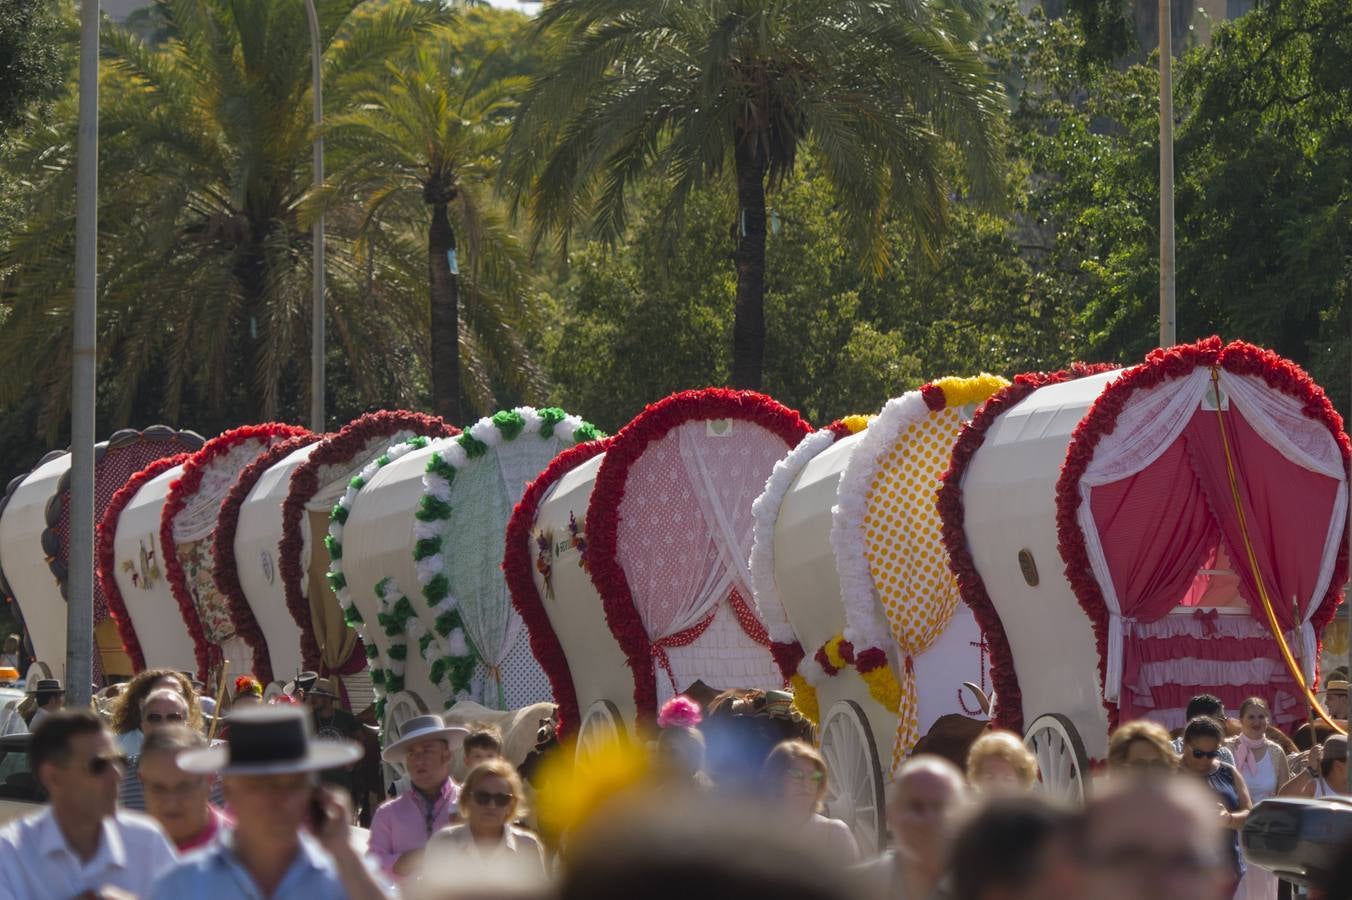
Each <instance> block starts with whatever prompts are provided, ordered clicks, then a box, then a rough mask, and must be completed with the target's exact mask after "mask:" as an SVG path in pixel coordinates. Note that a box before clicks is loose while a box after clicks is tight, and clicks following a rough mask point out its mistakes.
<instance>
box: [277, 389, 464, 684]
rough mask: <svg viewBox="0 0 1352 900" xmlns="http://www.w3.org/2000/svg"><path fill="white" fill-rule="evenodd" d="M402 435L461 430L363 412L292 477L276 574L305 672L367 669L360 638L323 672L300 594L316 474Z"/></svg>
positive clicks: (426, 419) (424, 419)
mask: <svg viewBox="0 0 1352 900" xmlns="http://www.w3.org/2000/svg"><path fill="white" fill-rule="evenodd" d="M400 431H411V432H413V433H414V434H415V435H422V436H424V437H429V438H441V437H453V436H454V435H457V434H459V433H460V429H458V428H455V427H453V426H451V425H447V424H446V423H445V422H443V421H442V420H441V419H440V418H438V417H436V416H428V415H423V414H422V413H416V412H408V411H406V410H381V411H379V412H373V413H367V414H366V415H364V416H362V417H361V418H359V419H356V420H354V421H352V422H349V423H348V424H347V425H345V426H343V428H342V430H340V431H339V432H338V433H337V434H334V435H330V436H329V437H326V438H324V439H323V443H321V444H320V445H319V446H318V447H317V448H315V451H314V452H313V453H311V454H310V458H309V459H307V460H306V461H305V462H303V463H301V464H300V465H299V466H297V467H296V471H294V472H292V473H291V485H290V488H289V489H288V490H287V492H286V500H285V501H283V503H282V539H281V541H280V542H279V543H278V544H277V571H278V572H279V573H280V575H281V578H282V587H283V589H284V590H285V592H286V608H287V610H288V611H289V612H290V613H291V618H293V619H295V621H296V627H297V628H299V629H300V653H301V663H302V665H303V666H304V667H305V668H306V669H310V670H313V671H316V672H320V674H321V675H328V674H335V675H353V674H355V673H357V672H360V671H361V670H362V669H364V668H366V648H365V645H364V644H362V642H361V640H360V639H358V640H357V644H356V646H355V647H353V648H352V652H351V653H350V654H349V655H348V657H347V659H345V660H343V662H342V663H341V664H339V665H338V666H337V667H335V668H333V669H327V668H326V667H325V666H324V664H323V661H322V660H321V659H320V654H319V643H318V642H317V641H316V640H315V633H314V623H313V621H312V620H311V618H310V605H309V603H308V601H307V600H306V599H305V595H304V593H303V592H302V590H301V584H302V582H303V580H304V578H305V567H304V566H303V565H302V564H301V551H302V549H303V547H304V543H305V542H304V540H303V538H302V534H301V519H302V517H303V516H304V515H305V504H307V503H309V502H310V498H312V497H313V496H314V495H315V494H317V493H318V492H319V489H320V487H321V485H320V483H319V470H320V469H321V468H322V467H325V466H335V465H344V464H350V463H351V462H352V460H353V459H354V458H355V457H357V456H359V455H361V454H362V453H363V452H365V451H367V450H369V449H371V445H372V443H373V442H376V443H378V442H380V441H385V442H386V443H387V444H388V443H389V439H390V437H391V436H392V435H394V434H396V433H398V432H400ZM353 474H356V473H353ZM310 539H311V541H312V542H314V544H315V548H316V549H318V548H319V547H320V546H321V544H320V543H319V542H321V541H323V540H324V535H322V534H314V535H311V536H310ZM321 670H322V671H321Z"/></svg>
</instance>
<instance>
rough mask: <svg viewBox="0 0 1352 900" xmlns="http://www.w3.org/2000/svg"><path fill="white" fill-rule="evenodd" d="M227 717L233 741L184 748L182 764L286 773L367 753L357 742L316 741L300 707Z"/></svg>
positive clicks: (199, 769) (225, 771)
mask: <svg viewBox="0 0 1352 900" xmlns="http://www.w3.org/2000/svg"><path fill="white" fill-rule="evenodd" d="M225 721H226V724H227V726H228V727H229V731H228V732H227V735H228V737H227V740H226V741H225V742H224V743H222V744H218V745H217V746H215V747H207V748H205V749H202V750H185V751H183V752H182V753H180V754H179V755H178V766H179V768H180V769H182V770H183V771H185V772H194V773H197V774H202V775H207V774H212V773H215V774H219V775H286V774H290V773H292V772H318V771H321V770H323V769H333V768H338V767H339V766H346V765H348V764H349V763H354V762H356V761H357V760H359V759H361V757H362V753H363V750H362V746H361V744H358V743H357V742H356V741H347V740H340V741H328V740H325V741H317V740H315V739H314V737H313V735H312V734H311V726H310V717H309V716H308V715H306V713H305V710H304V709H301V708H300V707H297V706H247V707H245V708H244V709H241V710H238V711H236V712H233V713H231V714H230V715H229V716H227V717H226V720H225Z"/></svg>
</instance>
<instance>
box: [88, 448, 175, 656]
mask: <svg viewBox="0 0 1352 900" xmlns="http://www.w3.org/2000/svg"><path fill="white" fill-rule="evenodd" d="M190 456H192V454H191V453H177V454H175V455H173V456H162V457H160V458H159V459H157V460H155V461H154V462H152V463H150V465H148V466H146V467H145V468H144V469H142V470H141V471H139V472H137V473H136V474H135V475H133V476H131V478H129V479H127V483H126V484H124V485H122V487H120V488H118V489H117V493H115V494H113V498H112V499H111V500H109V501H108V506H107V508H106V509H104V511H103V515H102V516H101V517H100V518H99V527H98V529H97V533H96V535H95V542H94V562H95V566H94V574H95V575H96V576H97V577H98V579H99V584H100V586H102V587H103V597H104V599H105V600H107V601H108V615H110V616H112V618H113V622H114V623H116V625H117V634H118V637H120V638H121V639H122V650H123V652H125V653H126V654H127V656H128V658H130V659H131V666H132V669H133V670H134V671H136V672H140V671H142V670H143V669H145V667H146V657H145V653H144V652H142V650H141V639H140V637H139V636H138V635H137V634H136V626H135V625H134V624H132V621H131V613H130V612H128V611H127V601H126V599H125V598H123V596H122V591H120V590H118V587H117V556H116V554H115V553H114V552H113V539H114V538H116V537H117V520H118V519H120V518H122V511H123V510H124V509H126V508H127V504H128V503H130V502H131V501H132V498H133V497H135V496H136V494H137V492H138V491H140V490H141V488H142V487H144V486H145V484H146V482H148V481H150V480H151V479H153V478H155V477H156V476H158V475H159V474H160V473H161V472H164V471H165V470H167V469H172V468H173V467H174V466H177V465H179V464H181V463H184V462H187V461H188V457H190Z"/></svg>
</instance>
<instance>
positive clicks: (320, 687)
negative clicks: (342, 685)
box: [305, 678, 338, 700]
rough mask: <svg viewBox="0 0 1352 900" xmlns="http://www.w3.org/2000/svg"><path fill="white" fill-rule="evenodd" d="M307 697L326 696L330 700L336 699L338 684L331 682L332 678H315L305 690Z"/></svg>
mask: <svg viewBox="0 0 1352 900" xmlns="http://www.w3.org/2000/svg"><path fill="white" fill-rule="evenodd" d="M305 696H307V697H328V698H329V699H331V700H337V699H338V686H337V685H335V684H334V683H333V679H332V678H317V679H315V683H314V685H313V686H311V687H310V688H307V689H306V691H305Z"/></svg>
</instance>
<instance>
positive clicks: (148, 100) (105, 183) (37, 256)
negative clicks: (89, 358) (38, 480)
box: [0, 0, 449, 432]
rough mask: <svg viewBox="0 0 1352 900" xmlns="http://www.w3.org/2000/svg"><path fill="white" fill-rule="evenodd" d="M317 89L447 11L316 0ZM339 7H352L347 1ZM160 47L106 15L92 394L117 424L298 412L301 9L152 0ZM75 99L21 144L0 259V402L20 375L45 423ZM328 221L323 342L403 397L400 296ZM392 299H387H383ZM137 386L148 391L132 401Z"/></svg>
mask: <svg viewBox="0 0 1352 900" xmlns="http://www.w3.org/2000/svg"><path fill="white" fill-rule="evenodd" d="M318 5H319V11H320V27H321V33H322V38H323V47H324V51H323V52H324V78H325V98H326V103H328V104H330V106H331V108H333V109H335V110H336V109H341V108H343V105H344V104H345V102H346V98H347V97H348V96H350V93H351V90H352V87H353V85H354V84H357V83H359V82H360V80H361V79H362V78H364V77H365V76H366V75H367V74H368V73H370V72H371V71H375V70H379V69H382V68H383V67H384V65H385V62H386V60H387V59H389V58H391V57H392V56H396V55H398V54H400V53H402V52H403V51H404V50H405V49H406V48H408V47H409V46H411V45H412V44H413V42H414V41H416V40H418V39H419V38H420V37H422V36H424V35H426V34H428V33H430V31H431V30H432V29H433V28H435V27H438V26H441V25H444V24H445V23H446V22H447V21H449V18H448V14H447V13H445V12H444V11H442V10H440V9H438V8H437V7H435V6H432V5H427V4H422V3H416V2H412V0H391V2H387V3H381V4H364V5H361V6H360V7H358V6H357V4H356V2H355V0H320V2H319V4H318ZM354 7H355V8H354ZM159 11H160V14H161V15H162V17H163V19H164V21H165V22H166V23H167V25H168V28H169V31H170V35H171V36H170V37H169V39H168V40H167V41H166V42H165V43H164V44H163V45H161V46H160V47H158V48H152V47H149V46H147V45H146V44H144V43H142V42H141V40H140V39H138V38H137V37H136V36H135V35H133V34H132V33H131V32H129V31H127V30H125V29H121V28H117V27H105V30H104V35H103V38H104V47H105V49H104V60H103V74H102V109H101V123H100V124H101V148H100V149H101V160H100V164H101V179H100V183H101V195H100V232H101V234H100V257H101V266H100V270H101V272H100V285H99V286H100V297H99V303H100V322H99V326H100V335H99V337H100V351H101V359H100V362H101V366H102V375H103V378H102V387H101V396H100V401H101V404H102V406H103V407H104V409H105V410H108V409H111V410H112V413H111V416H110V418H111V424H121V423H122V422H125V421H127V420H128V419H129V418H131V417H132V415H133V413H139V412H142V411H143V410H142V409H141V407H144V406H150V407H151V408H153V409H154V410H155V411H156V417H158V416H164V417H167V418H169V419H171V420H178V418H179V417H180V416H183V417H184V418H186V419H190V420H191V421H192V423H193V424H195V425H198V426H199V427H202V428H210V427H213V426H218V425H224V424H229V423H231V422H238V421H239V420H241V419H245V420H249V419H255V420H256V419H259V418H271V417H274V416H277V415H294V416H299V415H300V414H301V410H303V409H304V406H303V405H302V403H303V393H304V390H305V385H306V384H307V380H308V379H307V374H308V359H309V351H308V343H309V341H308V327H307V326H308V322H309V317H310V273H309V260H310V236H309V233H308V231H307V230H306V229H305V228H304V227H303V224H302V222H301V221H300V202H301V199H302V197H303V196H304V194H305V192H306V190H307V189H308V187H309V183H310V181H311V172H310V140H311V134H310V132H311V125H310V102H309V92H310V84H311V78H310V40H309V29H308V26H307V23H306V19H305V13H304V7H303V5H302V4H300V3H277V2H273V0H161V2H160V3H159ZM76 121H77V119H76V109H75V99H74V96H73V95H72V96H71V97H69V98H67V99H65V100H63V101H62V102H61V104H60V105H59V106H58V108H57V110H56V114H55V115H54V116H52V117H51V118H50V119H49V120H48V121H46V122H35V123H34V127H33V128H32V130H31V132H30V133H29V134H28V135H26V136H25V137H24V139H23V140H22V141H21V142H20V145H19V147H18V148H17V152H16V154H15V158H14V159H13V160H12V161H11V165H12V167H13V169H14V170H17V171H23V172H26V173H29V178H30V179H31V182H32V190H31V192H30V193H29V195H28V199H29V204H28V214H27V215H26V217H25V221H24V224H23V226H22V227H21V228H20V229H19V230H18V231H17V232H16V233H15V234H14V235H12V239H11V242H10V246H9V248H8V251H7V253H6V254H5V256H4V258H3V260H0V272H6V273H7V274H6V276H5V280H4V282H3V285H2V286H0V291H3V293H4V297H5V301H6V304H7V305H8V306H9V308H10V316H9V318H8V319H6V321H5V322H4V324H3V328H0V353H3V354H4V358H5V359H7V360H11V361H12V364H11V365H7V366H6V368H5V371H4V372H3V374H2V375H0V402H4V403H6V404H9V403H13V402H15V400H16V398H18V397H21V396H22V395H24V394H25V393H27V392H29V391H32V390H34V389H35V387H36V389H37V390H39V391H40V392H41V394H42V397H43V406H42V409H41V424H42V425H43V426H44V428H45V429H46V430H48V431H49V432H50V431H55V430H56V429H57V427H58V425H59V423H60V422H61V421H62V420H63V419H64V416H65V411H66V406H67V403H68V397H69V389H68V384H69V380H68V378H69V367H68V365H67V362H68V352H69V351H68V348H69V345H70V337H69V321H70V317H69V309H70V302H71V296H72V284H71V278H72V273H71V268H70V266H69V265H68V260H69V257H70V252H71V248H72V247H73V242H74V196H75V191H74V177H75V166H74V163H75V159H74V147H75V131H76ZM346 226H347V223H345V222H344V221H343V220H342V219H341V218H339V219H336V220H335V221H334V222H332V223H331V228H330V233H329V237H328V244H329V247H330V251H331V252H330V257H329V258H330V271H329V275H330V278H329V287H330V292H329V305H328V309H329V315H330V322H331V332H330V333H331V334H333V335H334V336H335V339H336V343H337V344H338V347H336V348H335V354H336V355H337V356H338V357H339V359H340V360H341V361H342V363H343V365H344V367H345V368H346V369H347V370H348V372H349V373H350V378H351V380H352V382H353V384H354V386H355V387H356V390H357V393H358V395H359V396H360V397H361V399H362V400H363V401H364V402H365V403H371V402H377V401H390V400H397V399H402V398H409V399H411V398H413V397H414V396H416V393H417V390H418V385H417V383H416V382H414V381H413V380H412V376H411V375H410V374H409V373H410V372H414V371H416V369H417V368H418V367H416V366H409V365H399V364H398V361H399V360H400V359H403V360H405V361H407V360H408V358H409V355H410V349H409V348H413V351H414V352H416V349H417V348H418V347H420V346H421V345H422V335H423V334H425V324H424V322H422V321H420V313H419V311H418V310H417V309H416V308H414V307H411V306H410V304H411V303H413V301H414V300H415V298H416V297H417V295H416V294H414V293H407V292H403V291H399V290H397V289H392V288H394V287H396V286H397V285H398V280H397V277H392V278H390V279H387V278H385V277H384V276H385V275H386V273H385V272H372V271H370V270H369V269H368V270H365V271H363V270H362V269H361V268H360V267H358V266H357V265H356V264H355V261H354V257H353V254H352V253H351V246H352V231H351V229H350V228H347V227H346ZM391 303H392V304H394V305H395V306H396V307H398V305H399V304H403V308H402V309H400V308H396V309H391V308H390V307H389V304H391ZM148 397H149V398H153V399H150V402H149V403H147V399H148Z"/></svg>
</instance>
